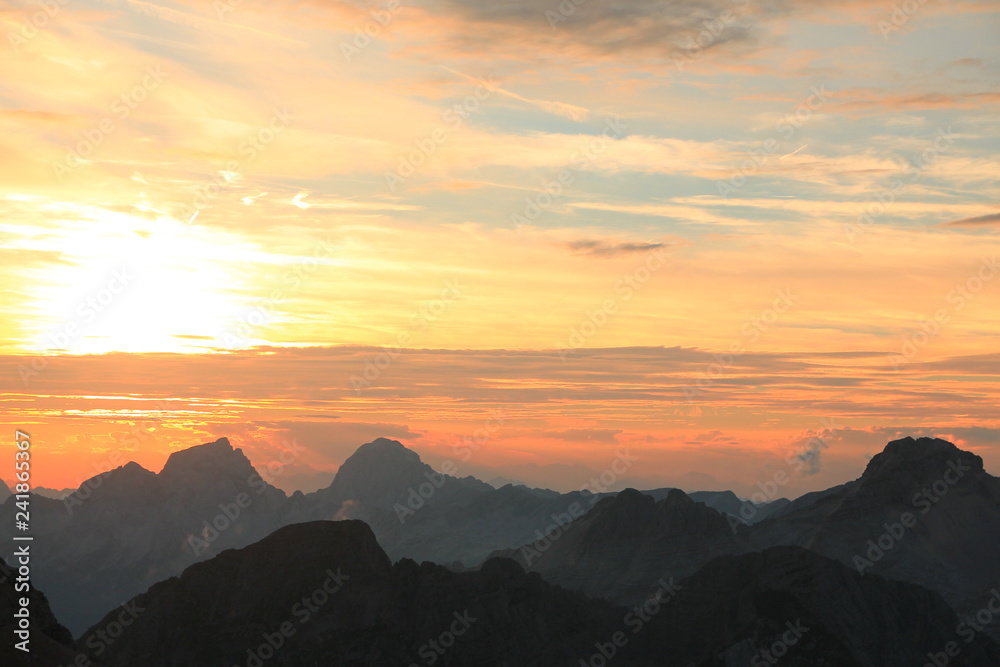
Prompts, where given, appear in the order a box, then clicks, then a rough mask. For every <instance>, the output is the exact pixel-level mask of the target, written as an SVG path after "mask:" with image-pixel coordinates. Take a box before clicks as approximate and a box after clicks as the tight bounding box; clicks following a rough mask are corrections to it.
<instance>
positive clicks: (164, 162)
mask: <svg viewBox="0 0 1000 667" xmlns="http://www.w3.org/2000/svg"><path fill="white" fill-rule="evenodd" d="M0 21H2V28H3V32H4V33H5V35H6V42H7V43H6V44H4V45H0V51H2V55H0V281H2V282H0V284H2V290H0V316H2V319H0V401H2V402H3V406H4V408H3V409H2V410H0V423H2V426H3V428H5V429H7V431H8V432H13V431H14V430H15V429H20V430H22V431H26V432H30V433H31V434H32V437H33V442H34V444H33V447H34V451H35V457H34V461H35V463H34V468H33V470H34V472H33V481H34V483H35V484H36V485H43V486H49V487H55V488H62V487H75V486H77V485H79V484H80V483H81V482H82V481H83V480H84V479H86V478H88V477H90V476H92V475H94V474H97V473H98V472H102V471H105V470H108V469H111V468H114V467H117V466H118V465H122V464H123V463H125V462H126V461H129V460H135V461H137V462H139V463H140V464H142V465H144V466H145V467H147V468H149V469H151V470H153V471H158V470H159V469H160V468H161V467H162V465H163V463H164V461H165V460H166V458H167V457H168V456H169V455H170V453H172V452H173V451H177V450H178V449H183V448H186V447H190V446H193V445H196V444H199V443H202V442H207V441H211V440H214V439H216V438H218V437H222V436H226V437H229V438H230V440H231V441H232V442H233V444H234V446H238V447H240V448H242V449H243V451H244V452H245V453H246V454H247V456H248V457H249V458H250V460H251V461H252V462H253V463H254V464H255V465H257V466H259V467H261V468H262V469H264V470H267V471H269V481H272V483H274V484H276V485H277V486H279V487H281V488H284V489H286V490H293V489H303V490H306V491H310V490H313V489H316V488H319V487H322V486H326V485H327V484H328V483H329V481H330V480H331V479H332V477H333V475H334V474H335V472H336V470H337V468H338V466H339V465H340V464H341V463H342V462H343V460H344V459H345V458H346V457H347V456H349V455H350V454H351V453H352V452H353V451H354V449H356V448H357V447H358V446H359V445H361V444H362V443H364V442H368V441H370V440H372V439H374V438H375V437H379V436H385V437H390V438H394V439H398V440H400V441H401V442H403V443H404V444H406V445H407V446H409V447H411V448H413V449H414V450H416V451H417V452H418V453H420V454H421V456H422V457H423V458H424V460H426V461H427V462H429V463H431V464H432V465H436V466H440V465H442V464H443V463H444V462H445V461H448V460H450V461H452V462H453V463H454V464H455V465H456V467H457V469H458V471H459V472H458V474H461V475H465V474H471V475H476V476H478V477H481V478H483V479H487V480H496V481H497V482H498V483H501V482H503V481H515V482H521V483H526V484H529V485H532V486H540V487H548V488H556V489H559V490H570V489H576V488H581V487H584V486H586V485H587V484H588V483H589V480H590V479H591V478H593V477H594V476H595V475H600V473H602V472H604V471H606V470H608V469H609V468H610V466H611V465H612V463H613V462H614V461H615V460H616V457H617V456H619V455H620V453H621V452H628V455H629V456H631V457H634V461H635V462H634V464H633V465H631V466H630V467H629V469H628V471H627V472H626V473H625V474H624V475H620V476H618V477H616V479H615V480H614V483H613V484H612V487H613V488H623V487H625V486H634V487H638V488H653V487H661V486H671V485H676V486H680V487H681V488H685V489H686V490H689V491H690V490H701V489H723V488H731V489H733V490H735V491H737V492H738V493H740V494H742V495H749V494H750V493H753V492H754V491H756V490H759V489H761V488H762V485H763V486H765V487H766V486H768V481H769V480H772V479H773V478H774V475H775V474H776V473H779V472H781V471H785V472H787V473H789V477H788V481H787V482H786V484H784V485H783V488H781V489H780V490H779V495H787V496H795V495H798V494H801V493H804V492H807V491H812V490H816V489H820V488H826V487H828V486H832V485H834V484H839V483H842V482H843V481H846V480H848V479H852V478H854V477H856V476H857V475H859V474H860V472H861V471H862V470H863V469H864V466H865V464H866V462H867V460H868V458H870V457H871V456H872V455H874V454H875V453H877V452H878V451H880V450H881V448H882V447H883V446H884V445H885V443H886V442H887V441H889V440H892V439H894V438H898V437H903V436H906V435H914V436H918V435H929V436H940V437H945V438H947V439H949V440H951V441H953V442H955V443H956V444H958V445H959V446H961V447H963V448H965V449H969V450H971V451H974V452H976V453H977V454H979V455H980V456H982V457H983V458H984V460H985V462H986V466H987V469H988V470H991V471H992V472H994V473H996V471H998V470H1000V415H998V413H997V411H996V406H997V404H998V402H1000V401H998V399H1000V391H998V389H997V379H998V376H1000V353H998V350H997V347H996V341H997V340H998V337H997V336H998V334H1000V308H998V298H1000V279H998V280H994V278H996V276H997V274H998V273H1000V265H998V264H997V259H998V254H1000V253H998V252H997V251H998V250H1000V244H998V243H997V241H998V231H1000V206H998V194H1000V184H998V182H997V175H998V174H1000V159H998V158H997V155H998V154H1000V150H998V149H1000V114H998V109H1000V40H998V39H997V37H998V34H1000V7H998V6H997V5H996V3H995V2H992V1H978V0H926V1H925V2H919V1H918V0H908V1H907V2H897V3H893V2H889V1H888V0H804V1H801V2H790V1H787V2H782V1H778V0H768V1H762V0H735V1H730V0H684V1H681V2H653V1H650V0H632V1H630V2H620V1H613V0H607V1H601V0H562V1H561V2H556V1H554V0H551V1H541V2H509V3H502V4H498V3H494V2H485V1H482V0H440V1H431V2H416V3H411V2H398V1H397V0H390V1H389V2H374V3H370V2H363V1H357V2H347V1H339V0H329V1H328V0H302V1H300V2H266V3H265V2H259V1H257V0H216V1H215V2H207V1H205V2H195V1H194V0H177V1H174V2H167V1H160V2H147V1H145V0H47V2H42V3H38V2H29V1H27V0H24V1H22V0H15V1H14V2H13V3H8V4H6V5H5V6H4V8H2V9H0ZM10 440H12V439H10ZM8 447H9V448H10V449H11V453H12V452H13V445H12V444H10V445H8ZM11 461H13V456H11ZM11 470H13V468H11ZM0 477H2V478H4V479H7V480H10V479H11V478H12V477H13V474H12V473H8V472H6V471H3V470H2V469H0ZM782 479H784V478H782Z"/></svg>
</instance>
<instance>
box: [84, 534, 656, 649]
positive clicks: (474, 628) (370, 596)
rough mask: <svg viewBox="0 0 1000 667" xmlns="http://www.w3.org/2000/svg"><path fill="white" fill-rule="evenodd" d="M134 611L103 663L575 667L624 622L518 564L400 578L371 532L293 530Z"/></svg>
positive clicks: (411, 572) (403, 565) (140, 601)
mask: <svg viewBox="0 0 1000 667" xmlns="http://www.w3.org/2000/svg"><path fill="white" fill-rule="evenodd" d="M130 604H131V605H132V607H133V608H135V609H141V610H142V611H141V613H139V614H138V615H137V617H136V619H135V622H134V623H132V624H131V625H129V626H128V627H126V628H125V629H124V633H123V634H122V636H121V637H120V638H118V639H117V640H116V641H115V642H114V643H113V644H111V645H110V647H109V648H108V651H107V652H105V653H104V655H103V656H102V657H103V659H104V661H105V662H106V663H107V664H108V665H110V666H112V667H116V666H121V667H134V666H135V665H143V667H168V666H170V667H173V666H176V665H185V666H186V667H200V666H202V665H204V666H211V667H215V666H216V665H233V664H241V665H245V664H251V663H252V657H253V656H257V659H263V660H266V659H267V658H270V657H271V656H272V655H275V656H276V657H275V662H274V663H273V664H280V665H286V666H291V665H303V666H304V665H319V664H322V665H329V666H331V667H334V666H339V665H410V664H421V665H423V664H435V663H436V664H441V665H492V666H496V667H499V666H500V665H519V666H520V665H524V666H528V665H537V666H539V667H552V666H559V665H565V666H567V667H568V666H569V665H576V664H577V662H578V661H577V660H573V659H572V656H574V655H586V654H589V653H590V652H591V651H592V650H593V648H592V644H593V642H594V639H595V638H599V637H603V636H610V634H611V633H613V632H614V631H615V630H616V629H617V627H618V624H619V623H620V622H621V613H620V610H618V609H615V608H614V607H612V606H611V605H609V604H607V603H604V602H600V601H595V600H588V599H586V598H584V597H583V596H582V595H580V594H576V593H570V592H568V591H564V590H562V589H559V588H556V587H554V586H551V585H549V584H546V583H545V582H543V581H542V580H541V579H540V578H539V577H538V576H537V575H526V574H525V573H524V572H523V571H522V570H521V569H520V568H519V567H518V566H517V565H516V564H515V563H513V562H511V561H506V560H502V559H496V560H493V561H490V562H488V563H486V564H485V565H484V567H483V568H482V569H481V570H480V571H478V572H467V573H461V574H456V573H453V572H450V571H448V570H446V569H445V568H443V567H441V566H438V565H433V564H431V563H424V564H423V565H418V564H417V563H415V562H413V561H410V560H403V561H400V562H398V563H396V564H395V565H392V564H390V561H389V558H388V557H387V556H386V554H385V553H384V552H383V551H382V550H381V549H380V547H379V546H378V543H377V542H376V540H375V535H374V534H373V533H372V531H371V530H370V529H369V527H368V526H367V525H365V524H364V523H362V522H360V521H338V522H330V521H317V522H310V523H305V524H297V525H292V526H287V527H285V528H282V529H280V530H278V531H277V532H275V533H274V534H273V535H271V536H269V537H267V538H266V539H264V540H262V541H260V542H258V543H257V544H254V545H252V546H250V547H246V548H244V549H240V550H238V551H226V552H224V553H222V554H220V555H218V556H216V557H215V558H213V559H211V560H209V561H207V562H203V563H198V564H196V565H193V566H191V567H189V568H188V569H187V570H185V571H184V573H183V574H182V575H181V576H180V577H174V578H171V579H168V580H167V581H164V582H161V583H159V584H156V585H155V586H153V587H152V588H151V589H150V590H149V591H147V592H146V593H144V594H142V595H139V596H138V597H137V598H135V599H134V600H132V601H131V603H130ZM122 609H125V607H123V608H122ZM119 613H121V612H120V611H119V610H115V611H113V612H111V613H110V614H108V616H107V617H105V619H104V620H103V621H102V622H101V623H98V624H97V626H95V628H98V627H100V626H101V625H102V624H103V623H107V622H110V621H111V620H113V619H114V618H116V617H117V615H118V614H119ZM274 646H277V647H278V649H274V648H272V647H274ZM265 664H266V663H265ZM625 664H636V665H639V664H641V665H653V664H655V663H653V662H652V661H642V662H631V663H625Z"/></svg>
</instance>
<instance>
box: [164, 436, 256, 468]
mask: <svg viewBox="0 0 1000 667" xmlns="http://www.w3.org/2000/svg"><path fill="white" fill-rule="evenodd" d="M209 467H215V468H218V467H238V468H240V469H241V470H240V472H242V471H243V469H245V468H252V465H251V464H250V459H248V458H247V457H246V456H245V455H244V454H243V450H242V449H234V448H233V446H232V445H231V444H230V443H229V438H219V439H218V440H216V441H214V442H206V443H205V444H202V445H195V446H194V447H188V448H187V449H182V450H179V451H176V452H174V453H173V454H171V455H170V456H169V458H167V462H166V463H165V464H164V465H163V470H161V471H160V475H165V476H168V477H170V476H175V475H183V474H187V473H190V472H204V471H205V470H207V469H208V468H209Z"/></svg>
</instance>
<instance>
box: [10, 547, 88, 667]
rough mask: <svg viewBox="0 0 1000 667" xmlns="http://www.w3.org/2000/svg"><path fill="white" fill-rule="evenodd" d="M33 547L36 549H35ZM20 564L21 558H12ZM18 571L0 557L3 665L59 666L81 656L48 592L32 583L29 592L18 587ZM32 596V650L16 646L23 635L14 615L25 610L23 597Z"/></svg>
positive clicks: (29, 637) (14, 666) (30, 643)
mask: <svg viewBox="0 0 1000 667" xmlns="http://www.w3.org/2000/svg"><path fill="white" fill-rule="evenodd" d="M32 550H33V548H32ZM12 562H14V563H16V562H17V561H16V560H15V561H12ZM18 576H19V575H18V572H17V570H16V569H15V568H12V567H10V566H9V565H7V563H6V562H4V561H3V560H2V559H0V619H2V620H0V635H3V643H2V644H0V664H3V665H10V666H11V667H21V666H22V665H23V666H24V667H56V666H57V665H68V664H71V663H73V661H74V660H76V658H77V653H76V651H75V650H74V648H75V646H74V644H73V637H72V635H70V632H69V630H67V629H66V628H64V627H63V626H61V625H60V624H59V622H58V621H57V620H56V617H55V616H54V615H53V614H52V609H51V608H50V607H49V602H48V599H47V598H46V597H45V594H44V593H42V592H40V591H38V590H37V589H35V588H34V586H32V587H31V588H30V590H29V591H24V590H22V589H20V588H19V587H18V584H19V583H20V584H23V583H24V582H18V581H17V579H18ZM24 597H27V598H28V606H27V610H28V614H29V616H28V617H29V619H30V626H29V628H28V632H29V634H28V644H27V647H28V649H29V653H25V652H24V651H21V650H19V649H17V648H15V646H14V645H15V643H18V642H20V641H23V638H21V637H18V636H17V635H15V634H14V632H15V630H16V629H18V625H17V623H18V620H17V619H16V617H15V616H14V615H15V614H19V613H20V610H21V605H20V600H21V599H22V598H24Z"/></svg>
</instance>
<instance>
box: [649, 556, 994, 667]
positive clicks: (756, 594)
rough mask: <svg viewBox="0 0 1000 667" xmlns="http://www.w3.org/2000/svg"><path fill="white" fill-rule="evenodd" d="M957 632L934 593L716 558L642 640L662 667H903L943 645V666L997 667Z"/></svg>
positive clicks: (805, 564)
mask: <svg viewBox="0 0 1000 667" xmlns="http://www.w3.org/2000/svg"><path fill="white" fill-rule="evenodd" d="M958 624H959V620H958V618H957V617H956V615H955V613H954V612H953V611H952V610H951V608H950V607H949V606H948V605H947V604H946V603H945V601H944V600H943V599H942V598H941V596H940V595H938V594H937V593H934V592H932V591H929V590H927V589H925V588H922V587H920V586H917V585H914V584H908V583H903V582H897V581H888V580H885V579H883V578H881V577H878V576H862V575H859V574H858V573H857V572H855V571H853V570H851V569H848V568H846V567H844V566H843V565H841V564H840V563H837V562H836V561H834V560H832V559H828V558H825V557H823V556H820V555H818V554H815V553H813V552H811V551H808V550H806V549H801V548H798V547H774V548H771V549H768V550H766V551H764V552H758V553H749V554H742V555H738V556H723V557H721V558H719V559H716V560H714V561H712V562H711V563H709V564H708V565H706V566H705V567H704V568H702V569H701V570H700V571H699V572H697V573H696V574H694V575H692V576H691V577H688V578H686V579H684V580H682V581H681V582H680V591H679V592H678V594H677V596H676V597H675V599H673V600H671V601H670V602H669V603H668V604H666V605H664V606H663V609H662V611H660V613H659V614H657V616H656V617H654V619H653V621H652V627H651V628H650V633H651V634H652V635H653V636H654V638H655V639H654V641H655V644H656V648H657V649H658V650H659V651H660V654H661V655H664V656H667V659H665V660H664V662H663V664H664V665H678V666H680V665H704V666H707V665H726V666H727V667H735V666H737V665H739V666H741V667H743V666H747V665H749V666H751V667H758V666H760V665H773V664H777V663H779V662H780V664H781V665H782V667H798V666H801V667H824V666H829V667H861V666H863V667H896V666H898V667H912V666H913V665H916V666H920V665H923V664H925V663H926V662H927V659H928V654H929V653H931V654H936V653H942V654H943V651H944V650H945V648H946V647H947V646H948V643H949V642H952V641H955V642H956V647H958V648H959V653H958V655H957V657H952V658H948V659H949V660H950V662H948V663H947V664H949V665H952V666H955V665H964V666H967V667H987V666H988V665H997V664H1000V646H998V645H997V644H996V643H994V642H993V641H992V640H990V639H989V638H988V637H986V636H984V635H979V636H975V637H973V638H972V640H971V641H970V642H965V641H963V640H962V639H960V638H959V637H958V636H956V634H955V628H956V627H957V626H958ZM959 645H960V646H959ZM945 657H948V656H945Z"/></svg>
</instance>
